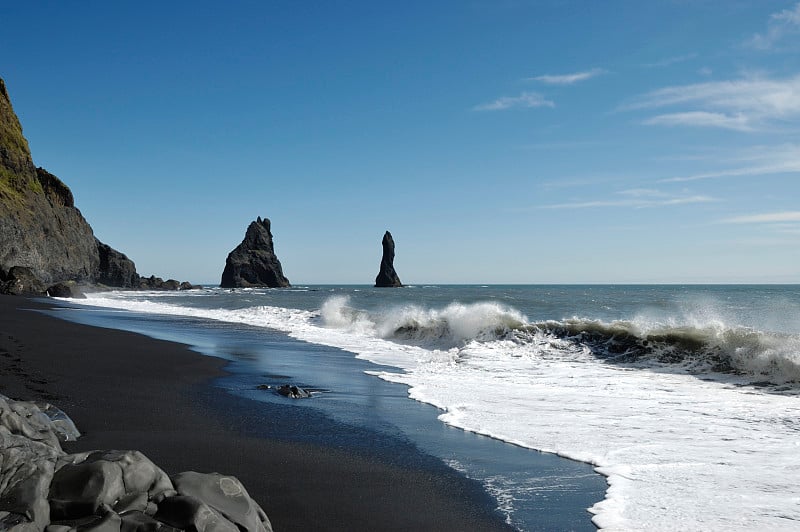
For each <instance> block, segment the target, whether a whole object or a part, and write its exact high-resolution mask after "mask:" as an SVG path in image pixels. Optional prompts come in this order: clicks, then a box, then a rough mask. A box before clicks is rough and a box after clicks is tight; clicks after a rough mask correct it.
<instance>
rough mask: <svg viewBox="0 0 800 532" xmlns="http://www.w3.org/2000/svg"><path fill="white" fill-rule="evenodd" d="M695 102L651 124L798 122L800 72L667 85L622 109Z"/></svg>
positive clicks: (749, 127)
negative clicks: (775, 77) (769, 77)
mask: <svg viewBox="0 0 800 532" xmlns="http://www.w3.org/2000/svg"><path fill="white" fill-rule="evenodd" d="M672 106H692V107H694V109H688V110H681V111H678V112H675V113H666V114H660V115H658V116H655V117H651V118H649V119H646V120H645V121H644V123H645V124H648V125H670V126H677V125H683V126H701V127H717V128H725V129H734V130H737V131H760V130H764V129H767V128H770V127H776V126H786V125H794V126H797V125H799V124H798V122H800V75H798V76H794V77H792V78H788V79H768V78H760V77H759V78H745V79H739V80H734V81H712V82H706V83H695V84H691V85H680V86H673V87H664V88H662V89H658V90H655V91H651V92H649V93H646V94H644V95H642V96H639V97H638V98H636V99H635V100H634V101H633V102H631V103H629V104H626V105H623V106H621V107H620V110H623V111H632V110H640V109H658V108H663V107H672Z"/></svg>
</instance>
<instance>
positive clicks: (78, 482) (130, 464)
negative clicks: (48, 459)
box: [50, 451, 173, 519]
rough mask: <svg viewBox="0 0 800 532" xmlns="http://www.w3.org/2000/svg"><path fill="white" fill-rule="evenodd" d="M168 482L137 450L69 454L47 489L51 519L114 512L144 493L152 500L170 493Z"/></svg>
mask: <svg viewBox="0 0 800 532" xmlns="http://www.w3.org/2000/svg"><path fill="white" fill-rule="evenodd" d="M172 489H173V487H172V482H171V481H170V480H169V477H168V476H167V474H166V473H164V472H163V471H162V470H161V469H160V468H159V467H158V466H156V465H155V464H153V462H151V461H150V460H149V459H148V458H147V457H146V456H144V455H143V454H142V453H140V452H138V451H93V452H89V453H80V454H74V455H69V456H66V457H64V458H62V459H61V460H59V463H58V470H57V471H56V473H55V475H54V476H53V482H52V484H51V486H50V508H51V511H52V514H53V518H54V519H77V518H80V517H85V516H87V515H97V513H98V512H99V511H100V510H101V509H102V508H103V507H104V506H108V507H110V508H114V509H116V505H117V504H119V503H120V502H121V503H122V507H127V506H129V505H130V504H131V499H132V498H133V499H135V498H136V496H139V495H141V494H144V495H145V496H146V498H147V499H148V500H149V499H152V498H153V497H155V496H157V495H158V494H161V493H162V492H165V491H167V490H172Z"/></svg>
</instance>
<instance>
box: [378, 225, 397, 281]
mask: <svg viewBox="0 0 800 532" xmlns="http://www.w3.org/2000/svg"><path fill="white" fill-rule="evenodd" d="M381 244H382V245H383V257H382V258H381V269H380V271H379V272H378V276H377V277H376V278H375V286H377V287H396V286H403V283H401V282H400V277H399V276H398V275H397V272H396V271H394V239H393V238H392V233H390V232H389V231H386V234H384V235H383V241H382V242H381Z"/></svg>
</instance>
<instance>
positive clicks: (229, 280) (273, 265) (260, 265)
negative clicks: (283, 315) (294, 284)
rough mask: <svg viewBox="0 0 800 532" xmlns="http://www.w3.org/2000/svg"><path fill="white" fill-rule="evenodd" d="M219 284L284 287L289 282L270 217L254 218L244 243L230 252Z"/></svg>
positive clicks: (228, 285)
mask: <svg viewBox="0 0 800 532" xmlns="http://www.w3.org/2000/svg"><path fill="white" fill-rule="evenodd" d="M220 286H222V287H223V288H244V287H254V286H266V287H268V288H285V287H288V286H290V284H289V280H288V279H287V278H286V277H284V275H283V268H282V267H281V262H280V261H279V260H278V257H277V256H276V255H275V248H274V245H273V242H272V231H271V230H270V221H269V220H268V219H267V218H264V219H263V220H262V219H261V217H259V218H258V219H257V220H256V221H255V222H251V223H250V226H249V227H248V228H247V233H246V234H245V236H244V240H243V241H242V243H241V244H239V245H238V246H236V248H235V249H234V250H233V251H231V252H230V253H229V254H228V259H227V260H226V261H225V270H224V271H223V272H222V281H221V282H220Z"/></svg>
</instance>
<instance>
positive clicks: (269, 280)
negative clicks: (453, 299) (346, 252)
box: [220, 217, 403, 288]
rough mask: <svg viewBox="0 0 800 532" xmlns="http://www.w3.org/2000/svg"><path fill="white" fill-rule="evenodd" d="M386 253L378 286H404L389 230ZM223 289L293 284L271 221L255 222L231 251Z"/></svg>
mask: <svg viewBox="0 0 800 532" xmlns="http://www.w3.org/2000/svg"><path fill="white" fill-rule="evenodd" d="M381 244H382V246H383V256H382V257H381V266H380V271H379V272H378V276H377V277H376V278H375V286H377V287H396V286H403V283H401V282H400V277H399V276H398V275H397V272H396V271H395V270H394V239H393V238H392V234H391V233H390V232H389V231H386V234H384V235H383V241H382V242H381ZM220 286H221V287H222V288H246V287H263V286H266V287H268V288H285V287H288V286H291V285H290V284H289V279H287V278H286V277H285V276H284V275H283V268H282V267H281V261H279V260H278V257H277V256H276V255H275V246H274V244H273V241H272V231H271V230H270V221H269V219H267V218H264V219H263V220H262V219H261V217H258V218H257V219H256V221H254V222H251V223H250V225H249V226H248V228H247V232H246V233H245V235H244V240H242V243H241V244H239V245H238V246H236V248H235V249H234V250H233V251H231V252H230V253H229V254H228V258H227V260H226V261H225V269H224V270H223V272H222V280H221V282H220Z"/></svg>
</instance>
